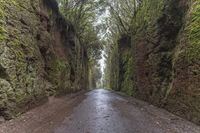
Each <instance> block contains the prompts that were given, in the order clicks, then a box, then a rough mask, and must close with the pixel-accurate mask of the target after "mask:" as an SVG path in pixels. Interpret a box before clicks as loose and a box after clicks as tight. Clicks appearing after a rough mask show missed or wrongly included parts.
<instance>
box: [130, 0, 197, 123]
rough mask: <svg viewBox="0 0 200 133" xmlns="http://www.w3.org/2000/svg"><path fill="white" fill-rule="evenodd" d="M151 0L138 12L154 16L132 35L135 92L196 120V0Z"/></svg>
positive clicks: (156, 103) (140, 96) (154, 102)
mask: <svg viewBox="0 0 200 133" xmlns="http://www.w3.org/2000/svg"><path fill="white" fill-rule="evenodd" d="M151 3H152V2H151V1H149V2H148V3H147V5H146V4H145V5H144V6H142V7H141V10H140V11H139V12H144V11H143V10H144V9H148V10H150V13H151V10H154V11H157V12H155V14H156V15H154V16H155V17H153V19H150V18H152V17H151V16H148V13H147V14H146V15H144V18H149V19H148V20H149V21H143V22H145V23H144V25H142V26H141V27H139V29H140V30H137V31H136V34H135V35H133V38H134V39H133V40H134V41H133V42H134V43H133V48H135V49H134V51H135V52H134V53H136V54H135V55H133V56H134V57H135V65H136V66H135V67H136V68H135V70H136V71H135V75H136V80H135V82H136V85H137V86H136V88H137V89H136V96H137V97H138V98H141V99H143V100H147V101H150V102H151V103H153V104H155V105H158V106H162V107H165V108H166V109H167V110H169V111H171V112H174V113H176V114H178V115H180V116H183V117H185V118H187V119H189V120H192V121H194V122H197V123H199V122H200V104H199V103H200V97H199V91H198V89H199V88H200V86H199V85H200V84H199V79H200V76H199V75H200V71H199V65H198V64H199V62H200V60H199V55H200V54H199V51H200V49H199V36H198V35H199V33H200V32H199V31H198V30H199V15H198V13H199V0H195V1H186V0H169V1H160V2H157V6H156V7H154V8H153V7H151V5H154V6H155V5H156V4H155V3H154V4H153V3H152V4H151ZM148 6H150V7H149V8H147V7H148ZM189 8H190V10H189ZM155 9H156V10H155ZM140 16H141V14H138V18H140ZM136 29H138V28H136Z"/></svg>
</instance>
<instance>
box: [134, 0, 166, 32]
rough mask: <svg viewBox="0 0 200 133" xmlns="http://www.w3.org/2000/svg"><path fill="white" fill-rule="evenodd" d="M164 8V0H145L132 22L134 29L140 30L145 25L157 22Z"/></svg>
mask: <svg viewBox="0 0 200 133" xmlns="http://www.w3.org/2000/svg"><path fill="white" fill-rule="evenodd" d="M163 8H164V0H144V1H143V2H142V4H141V6H140V7H139V9H138V12H137V14H136V17H135V19H134V21H133V23H132V24H133V26H132V28H133V30H140V29H143V28H144V26H151V25H153V24H155V22H156V21H157V19H158V18H159V17H160V16H161V15H162V12H163Z"/></svg>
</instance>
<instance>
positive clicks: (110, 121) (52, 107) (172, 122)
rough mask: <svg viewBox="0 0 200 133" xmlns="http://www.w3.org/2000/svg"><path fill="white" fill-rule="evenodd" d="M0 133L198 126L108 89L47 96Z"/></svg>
mask: <svg viewBox="0 0 200 133" xmlns="http://www.w3.org/2000/svg"><path fill="white" fill-rule="evenodd" d="M0 129H1V130H0V133H14V132H15V133H199V131H200V127H198V126H196V125H195V124H192V123H190V122H188V121H186V120H183V119H181V118H179V117H177V116H174V115H172V114H171V113H168V112H166V111H164V110H163V109H158V108H156V107H154V106H152V105H148V104H147V103H144V102H142V101H139V100H136V99H134V98H131V97H127V96H125V95H121V94H117V93H115V92H112V91H108V90H103V89H99V90H93V91H90V92H81V93H78V94H73V95H72V96H68V97H62V98H56V99H51V100H50V101H49V102H48V103H47V104H45V105H43V106H40V107H38V108H36V109H33V110H31V111H29V112H27V113H26V114H24V115H22V116H21V117H19V118H18V119H16V120H12V121H8V122H6V123H4V124H2V125H0Z"/></svg>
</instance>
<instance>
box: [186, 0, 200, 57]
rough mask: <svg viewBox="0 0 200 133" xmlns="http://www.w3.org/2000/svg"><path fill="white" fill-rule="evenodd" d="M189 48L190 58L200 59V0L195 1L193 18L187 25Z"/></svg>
mask: <svg viewBox="0 0 200 133" xmlns="http://www.w3.org/2000/svg"><path fill="white" fill-rule="evenodd" d="M187 32H188V39H189V48H188V50H187V55H188V57H189V59H190V60H197V61H199V60H200V39H199V38H200V0H197V1H195V2H193V6H192V9H191V18H190V22H189V24H188V27H187Z"/></svg>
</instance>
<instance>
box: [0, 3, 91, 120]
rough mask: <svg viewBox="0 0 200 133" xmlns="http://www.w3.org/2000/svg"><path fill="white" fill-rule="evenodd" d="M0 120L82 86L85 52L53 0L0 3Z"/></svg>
mask: <svg viewBox="0 0 200 133" xmlns="http://www.w3.org/2000/svg"><path fill="white" fill-rule="evenodd" d="M0 18H1V19H0V116H4V117H5V118H7V119H9V118H12V117H13V116H16V115H17V114H19V113H21V112H23V111H25V110H26V109H28V108H29V106H31V105H34V104H35V103H37V101H41V100H43V99H46V98H47V97H48V96H50V95H60V94H65V93H67V92H73V91H78V90H81V89H86V88H87V82H88V78H87V75H88V64H87V61H88V59H87V51H86V50H85V48H84V46H83V45H81V44H80V41H79V39H78V37H77V36H76V32H75V31H74V29H73V26H72V24H70V22H67V21H66V20H65V19H64V18H63V17H62V15H61V14H60V13H59V10H58V5H57V3H56V1H55V0H34V1H32V0H8V1H5V0H0Z"/></svg>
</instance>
